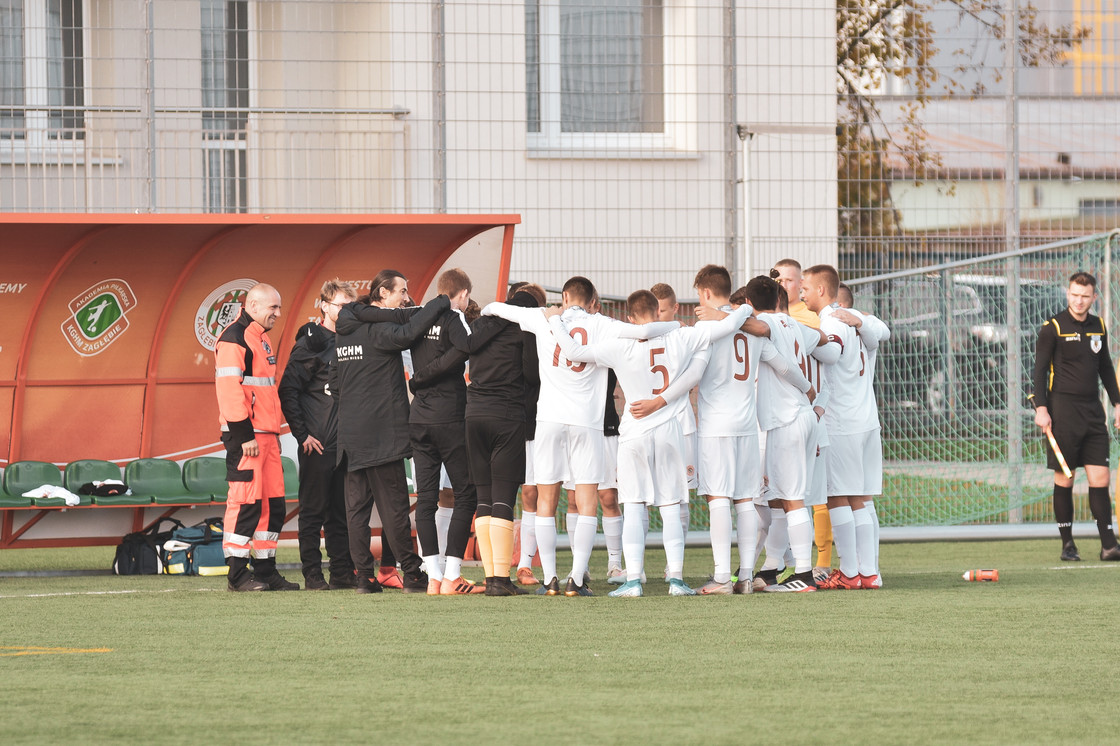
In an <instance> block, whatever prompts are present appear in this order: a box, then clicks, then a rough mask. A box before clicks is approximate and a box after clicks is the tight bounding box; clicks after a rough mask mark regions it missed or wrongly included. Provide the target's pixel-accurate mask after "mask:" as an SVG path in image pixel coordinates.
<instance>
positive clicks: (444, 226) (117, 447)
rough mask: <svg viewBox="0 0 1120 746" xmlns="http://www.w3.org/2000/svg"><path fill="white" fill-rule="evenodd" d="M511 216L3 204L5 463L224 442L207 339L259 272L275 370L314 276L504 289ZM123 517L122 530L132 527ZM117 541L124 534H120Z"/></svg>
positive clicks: (0, 278) (185, 450)
mask: <svg viewBox="0 0 1120 746" xmlns="http://www.w3.org/2000/svg"><path fill="white" fill-rule="evenodd" d="M519 222H520V218H519V217H518V216H516V215H408V214H401V215H176V214H172V215H117V214H107V215H90V214H80V215H74V214H13V213H8V214H0V318H2V319H3V323H2V324H0V421H3V422H4V423H6V425H7V427H3V428H0V466H6V465H7V464H8V463H11V462H15V461H21V460H38V461H48V462H52V463H55V464H58V465H63V464H66V463H68V462H71V461H76V460H78V459H104V460H107V461H113V462H115V463H118V464H124V463H126V462H128V461H130V460H133V459H136V458H142V457H159V458H167V459H173V460H183V459H186V458H189V457H192V456H199V455H204V454H213V453H217V452H219V451H220V450H221V445H220V442H219V440H218V436H219V430H218V411H217V403H216V399H215V394H214V360H213V353H212V348H213V345H214V342H215V341H216V339H217V336H218V335H219V334H220V333H221V330H222V329H223V328H224V327H225V325H226V324H228V323H229V322H230V321H231V320H232V319H233V318H236V316H237V313H239V312H240V305H241V300H242V299H243V298H244V294H245V292H246V291H247V290H248V288H249V287H251V286H252V285H253V284H255V283H257V282H267V283H269V284H271V285H274V286H275V287H276V288H277V289H278V290H279V291H280V294H281V297H282V299H283V315H282V317H281V319H280V320H279V322H277V325H276V327H275V328H274V329H273V330H272V332H271V335H270V336H271V337H272V340H273V343H274V344H275V345H276V346H277V348H278V364H279V367H278V369H279V370H281V371H282V370H283V366H284V364H285V362H286V360H287V355H288V351H289V350H290V349H291V346H292V342H293V339H294V336H295V332H296V330H297V329H298V328H299V327H300V326H301V325H302V324H303V323H304V322H306V321H308V320H309V319H314V318H318V317H319V310H318V294H319V288H320V286H321V285H322V283H323V282H324V281H325V280H327V279H330V278H333V277H339V278H341V279H343V280H348V281H351V282H354V283H355V284H356V285H358V286H359V292H364V291H365V290H368V288H369V281H370V279H371V278H372V277H373V276H374V275H375V274H376V273H377V272H378V271H379V270H381V269H384V268H393V269H396V270H399V271H400V272H402V273H403V274H404V275H405V276H406V277H408V279H409V290H410V293H411V294H412V295H413V297H414V298H417V299H418V300H419V299H427V298H429V297H431V296H433V295H434V294H435V282H434V281H435V278H436V277H437V276H438V274H439V273H440V272H441V271H442V270H444V269H446V268H450V267H462V268H463V269H465V270H466V271H467V273H468V274H469V275H470V276H471V279H472V281H473V283H474V296H475V297H476V298H477V299H478V301H479V303H481V304H485V303H486V302H489V301H490V300H494V299H504V298H505V289H506V285H507V282H508V276H509V265H510V258H511V254H512V249H513V229H514V226H515V225H516V224H517V223H519ZM126 528H127V527H126ZM117 535H118V536H119V534H117Z"/></svg>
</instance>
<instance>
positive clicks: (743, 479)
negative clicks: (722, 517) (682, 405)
mask: <svg viewBox="0 0 1120 746" xmlns="http://www.w3.org/2000/svg"><path fill="white" fill-rule="evenodd" d="M696 453H697V461H698V462H699V463H698V464H697V467H698V468H699V471H700V494H701V495H708V496H714V497H730V498H731V499H732V500H747V499H751V498H755V497H758V495H759V494H760V493H761V492H762V462H761V459H760V457H759V451H758V436H757V435H729V436H719V437H714V438H711V437H709V438H706V437H704V436H703V435H701V436H700V437H699V438H697V439H696Z"/></svg>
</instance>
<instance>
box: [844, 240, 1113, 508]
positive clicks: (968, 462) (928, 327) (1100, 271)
mask: <svg viewBox="0 0 1120 746" xmlns="http://www.w3.org/2000/svg"><path fill="white" fill-rule="evenodd" d="M1117 260H1120V231H1112V232H1110V233H1101V234H1096V235H1093V236H1090V237H1087V238H1083V239H1072V240H1066V241H1060V242H1055V243H1051V244H1048V245H1045V246H1039V247H1034V248H1030V249H1022V250H1019V251H1015V252H1009V253H1005V254H999V255H994V256H989V257H985V258H983V259H975V260H964V261H956V262H948V263H942V264H938V265H932V266H929V267H924V268H920V269H914V270H904V271H899V272H894V273H890V274H884V275H878V276H874V277H867V278H861V279H856V280H851V281H849V282H850V285H851V287H852V290H853V293H854V296H855V306H856V307H857V308H860V309H865V310H867V311H870V312H872V313H875V314H876V315H877V316H879V317H880V318H882V319H883V320H884V321H886V322H887V324H888V325H889V326H890V327H891V339H890V341H889V342H887V343H886V344H884V345H883V346H882V347H881V348H880V349H879V353H878V355H877V358H876V367H875V371H874V373H875V377H876V396H877V398H878V404H879V415H880V420H881V424H882V434H883V452H884V453H883V457H884V472H885V475H886V476H885V483H884V494H883V497H882V499H881V500H879V501H877V502H876V506H877V509H878V512H879V516H880V520H881V521H882V523H883V525H889V526H922V525H927V526H931V525H958V524H969V523H1007V522H1011V523H1018V522H1030V521H1049V520H1051V519H1052V516H1051V513H1050V498H1051V495H1052V486H1053V474H1052V472H1050V471H1049V470H1047V468H1046V448H1047V445H1046V441H1045V439H1044V438H1043V437H1042V436H1041V435H1040V434H1039V432H1038V428H1037V427H1036V426H1035V425H1034V412H1033V409H1032V408H1031V407H1030V404H1029V403H1028V401H1027V397H1028V395H1029V394H1030V393H1031V391H1032V383H1031V378H1032V372H1033V369H1034V359H1035V355H1034V345H1035V339H1036V337H1037V334H1038V331H1039V329H1041V327H1042V326H1043V325H1044V324H1045V323H1046V322H1047V321H1048V320H1049V319H1050V318H1051V317H1052V316H1054V315H1055V314H1057V313H1058V312H1060V311H1062V310H1063V309H1064V308H1065V307H1066V297H1065V290H1066V288H1067V287H1068V280H1069V277H1070V275H1072V274H1073V273H1074V272H1077V271H1087V272H1089V273H1091V274H1093V275H1094V276H1095V277H1097V278H1098V281H1099V283H1100V287H1099V292H1100V300H1099V301H1098V303H1097V304H1096V306H1094V308H1093V311H1092V312H1093V313H1096V314H1099V315H1101V316H1102V317H1103V318H1104V320H1105V325H1106V328H1109V329H1115V328H1117V321H1118V319H1117V316H1118V315H1120V309H1117V307H1116V305H1117V304H1116V299H1117V298H1120V295H1118V294H1120V281H1118V278H1117V277H1116V274H1115V272H1114V270H1113V267H1114V266H1116V265H1115V262H1116V261H1117ZM1109 349H1110V352H1111V355H1112V358H1113V360H1116V359H1117V354H1118V352H1120V343H1118V341H1117V340H1116V338H1115V337H1110V339H1109ZM1105 402H1107V399H1104V400H1102V406H1103V404H1104V403H1105ZM1118 451H1120V449H1118V448H1115V447H1114V448H1113V452H1114V453H1113V455H1114V456H1115V455H1116V453H1117V452H1118ZM1084 490H1085V484H1084V480H1083V478H1082V479H1081V480H1080V483H1079V490H1078V492H1079V493H1080V494H1079V495H1078V496H1077V497H1078V500H1077V511H1078V512H1077V519H1078V520H1090V518H1091V516H1090V515H1089V512H1088V507H1087V504H1086V502H1085V494H1084Z"/></svg>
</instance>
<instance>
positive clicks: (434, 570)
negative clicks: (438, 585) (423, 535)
mask: <svg viewBox="0 0 1120 746" xmlns="http://www.w3.org/2000/svg"><path fill="white" fill-rule="evenodd" d="M424 571H425V572H427V573H428V579H429V580H443V571H442V570H440V569H439V555H438V554H430V555H428V556H427V557H425V558H424Z"/></svg>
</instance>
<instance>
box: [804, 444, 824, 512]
mask: <svg viewBox="0 0 1120 746" xmlns="http://www.w3.org/2000/svg"><path fill="white" fill-rule="evenodd" d="M827 504H828V446H817V451H816V457H815V458H814V459H813V461H812V464H811V467H810V469H809V494H808V495H806V497H805V505H806V506H809V505H827Z"/></svg>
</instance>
